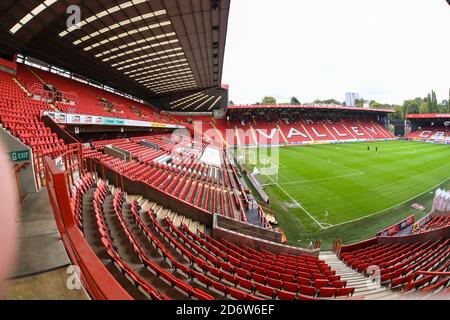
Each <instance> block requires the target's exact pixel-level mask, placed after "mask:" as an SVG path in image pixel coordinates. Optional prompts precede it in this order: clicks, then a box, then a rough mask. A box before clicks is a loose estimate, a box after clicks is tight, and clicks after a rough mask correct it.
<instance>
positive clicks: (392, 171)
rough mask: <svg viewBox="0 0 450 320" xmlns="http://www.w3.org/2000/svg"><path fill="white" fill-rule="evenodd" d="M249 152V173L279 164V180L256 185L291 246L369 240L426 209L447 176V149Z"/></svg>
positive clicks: (400, 145) (362, 146)
mask: <svg viewBox="0 0 450 320" xmlns="http://www.w3.org/2000/svg"><path fill="white" fill-rule="evenodd" d="M368 146H370V151H368V150H367V147H368ZM375 148H378V152H376V150H375ZM245 152H246V157H247V158H246V162H247V168H250V169H252V170H253V168H254V167H255V166H256V167H258V169H260V170H264V169H267V168H268V167H272V166H273V165H274V164H276V165H277V166H278V170H277V173H276V174H275V172H270V174H267V175H263V174H261V175H259V177H258V179H259V180H260V181H262V183H264V184H267V186H266V187H265V190H266V192H267V194H268V195H269V196H270V199H271V205H272V206H273V208H274V210H275V212H277V219H278V221H279V223H280V226H281V228H282V229H283V231H284V232H285V234H286V236H287V238H288V239H289V240H290V242H291V243H292V242H298V241H300V242H302V241H303V242H304V241H310V240H315V239H321V240H325V242H326V245H325V246H328V247H329V246H330V243H331V242H332V241H333V240H334V239H333V237H335V238H336V239H337V238H343V239H344V240H345V241H346V242H349V241H358V240H363V239H367V238H368V237H372V236H374V234H375V233H376V231H378V230H380V229H381V228H384V227H386V226H390V225H392V224H393V223H396V222H397V221H400V220H401V219H402V218H404V217H406V216H408V215H410V214H414V213H417V212H414V211H413V210H412V209H411V206H410V204H411V202H412V203H413V202H415V201H419V202H420V201H422V202H423V204H424V205H426V207H427V210H429V209H430V204H431V200H432V195H431V192H432V191H434V190H435V189H437V187H439V186H442V185H443V184H444V185H443V186H446V183H447V182H448V181H447V180H448V179H449V177H450V147H449V146H446V145H434V144H426V143H418V142H410V141H384V142H370V143H349V144H331V145H330V144H329V145H313V146H302V147H281V148H278V150H277V149H267V148H260V149H247V150H246V151H245ZM255 154H257V155H258V157H256V161H255ZM250 159H252V160H251V161H250ZM277 159H279V160H278V161H277ZM447 187H448V185H447ZM326 212H328V215H327V214H326ZM417 214H418V215H420V214H419V213H417ZM421 214H422V215H423V214H425V213H421ZM418 218H419V217H418Z"/></svg>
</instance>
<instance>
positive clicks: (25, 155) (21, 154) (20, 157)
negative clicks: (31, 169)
mask: <svg viewBox="0 0 450 320" xmlns="http://www.w3.org/2000/svg"><path fill="white" fill-rule="evenodd" d="M9 158H10V159H11V161H13V162H20V161H28V160H30V151H29V150H22V151H13V152H10V153H9Z"/></svg>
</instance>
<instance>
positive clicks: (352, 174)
mask: <svg viewBox="0 0 450 320" xmlns="http://www.w3.org/2000/svg"><path fill="white" fill-rule="evenodd" d="M363 174H364V173H362V172H361V173H359V172H357V173H350V174H345V175H342V176H333V177H327V178H318V179H311V180H303V181H293V182H282V183H279V184H280V185H283V186H288V185H296V184H305V183H310V182H316V181H324V180H334V179H339V178H346V177H353V176H360V175H363Z"/></svg>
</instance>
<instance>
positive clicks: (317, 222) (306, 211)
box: [267, 176, 325, 230]
mask: <svg viewBox="0 0 450 320" xmlns="http://www.w3.org/2000/svg"><path fill="white" fill-rule="evenodd" d="M267 177H268V178H269V179H270V180H271V181H272V182H273V184H274V185H276V186H277V187H278V188H279V189H280V190H281V191H282V192H283V193H284V194H285V195H287V196H288V197H289V199H291V200H292V201H293V202H294V203H295V204H296V205H297V206H299V208H301V209H302V210H303V211H305V213H306V214H307V215H308V216H309V217H310V218H311V219H312V220H313V221H314V222H315V223H316V224H317V225H318V226H319V227H320V229H322V230H323V229H325V228H324V227H323V226H322V224H321V223H320V222H319V221H317V220H316V218H314V217H313V216H312V215H311V214H310V213H309V212H308V210H306V209H305V208H304V207H303V206H302V205H301V204H300V203H298V202H297V200H295V199H294V198H292V196H291V195H290V194H289V193H287V192H286V190H284V189H283V188H282V187H281V186H280V185H279V184H278V183H276V182H275V181H273V179H272V178H271V177H269V176H267Z"/></svg>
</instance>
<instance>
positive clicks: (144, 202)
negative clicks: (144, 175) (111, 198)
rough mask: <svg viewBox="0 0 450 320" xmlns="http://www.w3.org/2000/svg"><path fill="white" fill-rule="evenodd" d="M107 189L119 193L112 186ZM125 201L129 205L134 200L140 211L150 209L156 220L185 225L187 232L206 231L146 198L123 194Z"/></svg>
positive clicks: (190, 220)
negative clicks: (167, 219)
mask: <svg viewBox="0 0 450 320" xmlns="http://www.w3.org/2000/svg"><path fill="white" fill-rule="evenodd" d="M109 188H110V190H111V194H113V195H114V193H115V192H117V191H120V189H119V188H114V186H111V185H109ZM125 199H126V202H128V203H131V202H132V201H134V200H136V201H137V202H138V204H139V205H140V206H141V208H142V210H144V211H147V210H149V209H152V210H153V211H154V212H155V213H156V216H157V218H158V220H161V221H162V220H163V219H164V218H166V217H169V218H170V219H171V220H172V221H173V222H174V224H175V225H176V226H177V227H179V226H181V224H183V223H184V224H185V225H186V226H188V227H189V230H190V231H192V232H194V233H197V229H199V230H200V231H202V232H205V231H206V226H205V225H203V224H201V223H199V222H197V221H194V220H192V219H190V218H187V217H185V216H184V215H181V214H178V213H176V212H173V211H171V210H169V209H165V208H164V207H163V206H160V205H159V204H157V203H156V202H152V201H150V200H148V199H146V198H144V197H143V196H141V195H129V194H127V193H125Z"/></svg>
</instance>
